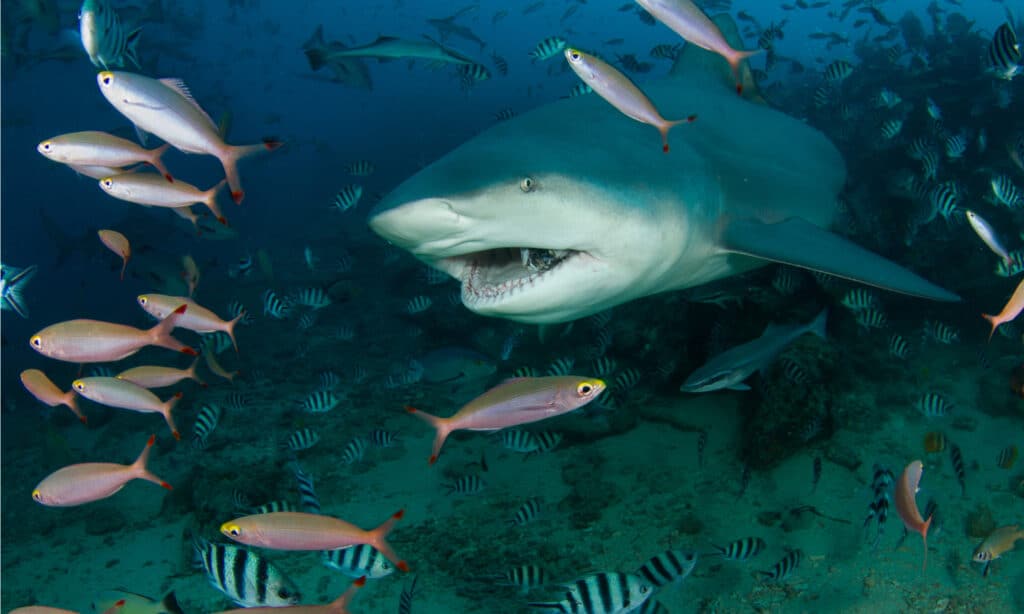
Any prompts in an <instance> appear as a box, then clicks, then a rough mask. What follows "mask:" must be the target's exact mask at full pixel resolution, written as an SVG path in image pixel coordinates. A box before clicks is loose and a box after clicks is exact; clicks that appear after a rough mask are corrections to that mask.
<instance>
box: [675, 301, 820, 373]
mask: <svg viewBox="0 0 1024 614" xmlns="http://www.w3.org/2000/svg"><path fill="white" fill-rule="evenodd" d="M827 317H828V312H827V311H822V312H821V313H819V314H818V315H817V317H815V318H814V319H813V320H811V321H810V322H808V323H807V324H769V325H768V327H767V328H765V329H764V332H763V333H762V334H761V336H760V337H758V338H757V339H754V340H752V341H748V342H746V343H743V344H740V345H737V346H735V347H731V348H729V349H728V350H725V351H724V352H722V353H721V354H718V355H716V356H712V357H711V359H710V360H708V362H707V363H706V364H704V365H703V366H701V367H700V368H699V369H697V370H696V371H694V372H693V373H691V374H690V376H689V377H687V378H686V381H685V382H683V385H682V386H681V387H680V388H679V390H680V391H682V392H712V391H714V390H723V389H729V390H750V386H747V385H746V384H744V383H743V380H745V379H747V378H748V377H750V376H751V375H753V374H754V373H756V372H757V371H763V370H764V369H766V368H768V366H770V365H771V364H772V363H773V362H775V358H776V357H778V355H779V354H780V353H781V352H782V350H784V349H786V348H787V347H789V345H790V344H791V343H793V342H794V341H796V340H797V339H799V338H800V337H801V336H803V335H804V334H805V333H814V334H815V335H817V336H819V337H821V338H822V339H824V338H825V323H826V318H827Z"/></svg>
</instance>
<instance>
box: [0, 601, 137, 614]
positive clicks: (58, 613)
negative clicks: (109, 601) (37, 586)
mask: <svg viewBox="0 0 1024 614" xmlns="http://www.w3.org/2000/svg"><path fill="white" fill-rule="evenodd" d="M126 603H127V601H125V600H124V599H119V600H118V601H116V602H115V603H114V605H112V606H110V607H109V608H107V609H106V610H104V611H103V614H115V613H116V612H120V611H121V608H123V607H124V606H125V604H126ZM11 614H79V613H78V612H76V611H74V610H64V609H61V608H51V607H49V606H45V605H27V606H25V607H22V608H15V609H13V610H11Z"/></svg>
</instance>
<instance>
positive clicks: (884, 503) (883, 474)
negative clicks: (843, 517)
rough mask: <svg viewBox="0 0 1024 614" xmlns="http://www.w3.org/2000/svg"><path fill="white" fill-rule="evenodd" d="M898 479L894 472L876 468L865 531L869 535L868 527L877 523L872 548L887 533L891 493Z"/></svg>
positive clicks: (878, 466) (865, 519)
mask: <svg viewBox="0 0 1024 614" xmlns="http://www.w3.org/2000/svg"><path fill="white" fill-rule="evenodd" d="M895 481H896V478H895V477H894V476H893V474H892V471H890V470H888V469H886V468H885V467H882V466H881V465H877V464H876V465H875V466H874V475H873V476H872V478H871V492H872V498H871V503H870V504H869V505H868V515H867V517H866V518H864V531H865V533H867V529H868V525H870V524H871V521H872V520H875V521H876V530H875V538H874V540H872V543H871V545H872V547H874V546H877V545H878V542H879V541H880V540H881V539H882V533H883V532H884V531H885V521H886V520H887V519H888V518H889V500H890V499H889V497H890V495H889V491H890V489H891V488H892V485H893V482H895Z"/></svg>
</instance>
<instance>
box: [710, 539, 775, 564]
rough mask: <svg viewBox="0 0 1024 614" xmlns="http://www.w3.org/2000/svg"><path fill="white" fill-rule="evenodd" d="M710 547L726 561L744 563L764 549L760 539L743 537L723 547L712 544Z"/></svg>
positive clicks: (762, 541)
mask: <svg viewBox="0 0 1024 614" xmlns="http://www.w3.org/2000/svg"><path fill="white" fill-rule="evenodd" d="M712 546H713V547H714V548H715V550H718V553H717V554H721V555H722V556H723V557H725V558H727V559H731V560H733V561H746V560H747V559H749V558H752V557H755V556H757V555H758V554H760V553H761V551H762V550H764V548H765V543H764V540H763V539H761V538H760V537H744V538H742V539H737V540H736V541H733V542H729V543H728V544H726V545H724V546H715V545H714V544H712Z"/></svg>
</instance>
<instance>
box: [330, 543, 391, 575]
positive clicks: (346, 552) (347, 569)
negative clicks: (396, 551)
mask: <svg viewBox="0 0 1024 614" xmlns="http://www.w3.org/2000/svg"><path fill="white" fill-rule="evenodd" d="M321 557H322V559H323V562H324V565H326V566H327V567H330V568H331V569H336V570H338V571H340V572H341V573H343V574H345V575H346V576H348V577H350V578H361V577H363V576H365V577H366V578H368V579H370V580H376V579H377V578H383V577H385V576H390V575H391V574H393V573H394V572H395V567H394V565H392V564H391V561H389V560H388V559H387V557H385V556H384V555H383V554H381V552H380V550H377V549H376V548H374V547H373V546H371V545H369V544H356V545H355V546H352V547H351V548H343V549H341V550H324V551H323V552H322V553H321Z"/></svg>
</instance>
